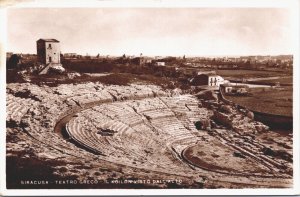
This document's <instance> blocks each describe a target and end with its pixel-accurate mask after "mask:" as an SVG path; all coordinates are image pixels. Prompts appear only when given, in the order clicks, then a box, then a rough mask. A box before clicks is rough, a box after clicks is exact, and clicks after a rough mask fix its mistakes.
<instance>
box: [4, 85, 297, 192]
mask: <svg viewBox="0 0 300 197" xmlns="http://www.w3.org/2000/svg"><path fill="white" fill-rule="evenodd" d="M6 91H7V98H6V99H7V104H6V106H7V119H6V123H7V132H6V133H7V134H6V137H7V138H6V141H7V144H6V147H7V148H6V149H7V158H6V159H7V187H8V188H282V187H292V163H293V161H292V136H291V135H288V134H286V133H284V134H282V133H278V132H272V131H269V128H268V127H267V126H265V125H263V124H262V123H259V122H256V121H254V120H253V114H251V112H248V111H245V110H239V109H237V108H235V107H234V106H228V105H225V104H224V103H222V102H221V101H218V99H217V97H216V96H215V95H214V94H212V93H211V92H205V93H201V94H198V95H197V96H193V95H190V94H181V93H180V91H178V90H176V91H171V90H170V91H168V90H162V89H161V88H159V87H158V86H154V85H136V84H132V85H130V86H117V85H103V84H100V83H86V84H62V85H59V86H57V87H48V86H44V85H41V86H38V85H34V84H31V83H10V84H8V85H7V89H6ZM27 180H29V181H30V180H39V181H45V180H47V181H48V184H24V181H27Z"/></svg>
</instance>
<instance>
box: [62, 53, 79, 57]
mask: <svg viewBox="0 0 300 197" xmlns="http://www.w3.org/2000/svg"><path fill="white" fill-rule="evenodd" d="M64 58H77V53H64Z"/></svg>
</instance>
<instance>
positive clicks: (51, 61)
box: [36, 39, 65, 75]
mask: <svg viewBox="0 0 300 197" xmlns="http://www.w3.org/2000/svg"><path fill="white" fill-rule="evenodd" d="M36 43H37V60H38V62H39V63H40V64H43V65H45V66H44V67H43V68H42V69H41V70H40V71H39V74H40V75H43V74H47V73H48V71H50V70H52V71H55V72H59V73H61V72H64V70H65V69H64V68H63V67H62V65H61V64H60V43H59V41H58V40H56V39H39V40H38V41H36Z"/></svg>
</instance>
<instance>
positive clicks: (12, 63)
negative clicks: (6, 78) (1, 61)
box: [6, 54, 21, 69]
mask: <svg viewBox="0 0 300 197" xmlns="http://www.w3.org/2000/svg"><path fill="white" fill-rule="evenodd" d="M20 61H21V57H20V56H19V55H17V54H13V55H12V56H11V57H10V58H9V60H8V61H7V65H6V66H7V69H13V68H17V66H18V64H19V63H20Z"/></svg>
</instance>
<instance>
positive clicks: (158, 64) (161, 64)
mask: <svg viewBox="0 0 300 197" xmlns="http://www.w3.org/2000/svg"><path fill="white" fill-rule="evenodd" d="M155 65H156V66H165V65H166V63H165V62H155Z"/></svg>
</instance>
